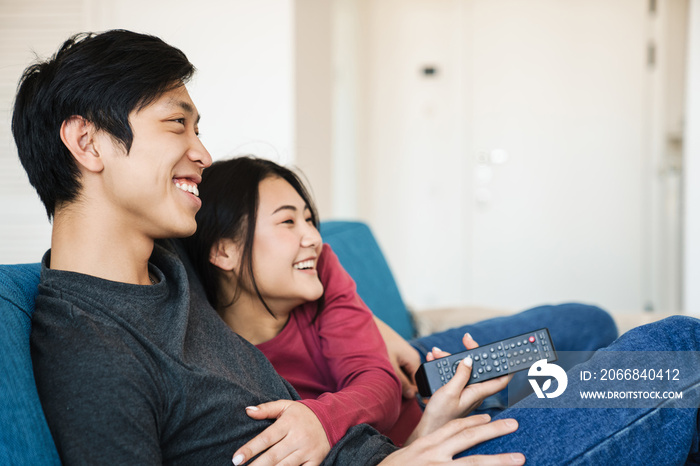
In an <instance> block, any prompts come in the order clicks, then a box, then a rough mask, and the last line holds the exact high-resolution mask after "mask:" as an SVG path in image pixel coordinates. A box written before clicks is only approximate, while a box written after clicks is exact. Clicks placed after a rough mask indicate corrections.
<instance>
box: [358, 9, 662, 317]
mask: <svg viewBox="0 0 700 466" xmlns="http://www.w3.org/2000/svg"><path fill="white" fill-rule="evenodd" d="M365 8H366V11H365V14H366V15H367V24H366V29H365V54H366V57H367V61H366V65H367V66H366V74H365V79H366V80H365V85H366V93H365V95H366V99H365V101H364V103H365V107H366V113H365V115H366V118H365V122H366V128H365V131H366V140H365V142H366V148H367V150H366V152H365V155H364V157H363V158H362V160H361V161H362V170H361V172H360V177H361V181H360V183H361V184H362V185H363V186H365V187H366V189H365V191H364V192H365V198H364V199H365V200H364V202H363V203H361V204H360V207H361V215H362V216H363V217H365V218H366V219H368V221H369V222H370V223H371V224H372V226H373V227H374V228H375V232H376V233H377V236H378V237H379V240H380V243H381V244H382V247H383V248H384V249H385V251H386V253H387V255H388V258H389V261H390V263H391V265H392V268H393V270H394V271H395V273H396V275H397V278H398V280H399V282H400V286H401V288H402V292H403V295H404V296H405V298H406V300H407V301H408V303H409V304H412V305H413V306H414V307H415V308H417V309H420V308H424V307H432V306H436V305H452V304H465V303H467V304H480V305H488V306H497V307H502V308H507V309H513V310H515V309H521V308H525V307H527V306H532V305H537V304H542V303H546V302H560V301H565V300H580V301H586V302H593V303H597V304H600V305H602V306H604V307H606V308H608V309H612V310H617V311H619V310H638V309H641V308H642V307H643V306H644V304H645V301H646V299H647V298H646V296H645V294H646V293H647V291H648V290H647V289H646V288H647V287H646V286H645V277H646V275H645V274H646V273H648V271H645V268H648V262H649V254H650V251H649V249H650V244H649V239H648V234H647V233H646V229H645V223H646V222H647V219H648V215H650V213H649V209H650V207H649V203H650V201H649V199H648V189H649V177H650V174H649V172H650V170H649V157H650V155H649V153H648V150H647V149H646V147H647V142H648V140H649V136H648V134H647V133H648V127H647V124H648V121H649V120H648V112H649V109H648V108H647V105H646V102H647V97H646V95H647V93H648V89H647V86H648V75H647V73H648V71H647V67H646V53H647V43H646V29H645V28H646V27H647V24H648V16H647V15H648V12H647V5H646V4H645V2H639V1H638V0H616V1H615V2H610V1H606V0H575V1H573V0H572V1H566V2H563V1H560V0H528V1H526V2H524V1H518V0H383V1H378V2H366V3H365Z"/></svg>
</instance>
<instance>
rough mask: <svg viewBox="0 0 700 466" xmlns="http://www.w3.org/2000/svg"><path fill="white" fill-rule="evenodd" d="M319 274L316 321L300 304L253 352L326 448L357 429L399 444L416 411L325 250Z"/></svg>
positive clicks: (365, 312) (349, 283)
mask: <svg viewBox="0 0 700 466" xmlns="http://www.w3.org/2000/svg"><path fill="white" fill-rule="evenodd" d="M317 269H318V274H319V278H320V279H321V283H323V287H324V290H325V306H324V308H323V311H322V312H321V314H320V315H319V316H318V318H317V319H316V320H315V321H313V318H314V316H315V315H316V308H317V306H316V303H315V302H310V303H306V304H303V305H301V306H299V307H297V308H296V309H294V310H293V311H292V313H291V315H290V318H289V322H287V325H286V326H285V327H284V329H282V331H281V332H280V333H279V335H277V336H276V337H275V338H273V339H272V340H269V341H266V342H265V343H261V344H259V345H257V347H258V349H260V350H261V351H262V352H263V353H264V354H265V356H267V358H268V359H269V360H270V361H271V362H272V365H273V366H274V367H275V369H276V370H277V372H278V373H279V374H280V375H281V376H282V377H284V378H285V379H286V380H287V381H288V382H289V383H291V384H292V386H293V387H294V388H295V389H296V390H297V392H299V395H300V396H301V398H302V399H303V400H304V401H303V403H304V404H305V405H306V406H308V407H309V408H310V409H311V410H313V412H314V413H315V414H316V416H317V417H318V419H319V420H320V421H321V424H322V425H323V427H324V429H325V430H326V435H327V436H328V441H329V442H330V444H331V446H332V445H335V444H336V443H337V442H338V441H339V440H340V438H341V437H342V436H343V435H344V434H345V432H347V430H348V429H349V428H350V427H352V426H354V425H357V424H363V423H364V424H369V425H371V426H372V427H374V428H376V429H377V430H378V431H380V432H381V433H384V434H386V435H388V436H389V437H391V439H392V440H393V441H394V442H395V443H397V444H403V442H404V441H405V439H406V437H408V435H409V434H410V433H411V431H412V430H413V428H414V427H415V426H416V424H417V423H418V420H419V419H420V416H421V410H420V408H419V407H418V405H417V404H416V402H415V400H402V397H401V384H400V382H399V379H398V378H397V377H396V374H395V373H394V370H393V368H392V366H391V363H390V362H389V359H388V357H387V352H386V347H385V345H384V341H383V340H382V337H381V335H380V334H379V330H378V329H377V327H376V325H375V323H374V320H373V317H372V312H371V311H370V310H369V308H368V307H367V305H365V303H364V302H362V299H360V297H359V296H358V294H357V292H356V287H355V282H354V281H353V279H352V278H351V277H350V275H348V273H347V272H346V271H345V270H344V269H343V267H342V266H341V265H340V262H339V261H338V257H337V256H336V255H335V253H334V252H333V251H332V250H331V248H330V246H329V245H327V244H324V245H323V251H322V253H321V255H320V257H319V261H318V265H317ZM399 416H401V418H400V422H397V420H398V419H399Z"/></svg>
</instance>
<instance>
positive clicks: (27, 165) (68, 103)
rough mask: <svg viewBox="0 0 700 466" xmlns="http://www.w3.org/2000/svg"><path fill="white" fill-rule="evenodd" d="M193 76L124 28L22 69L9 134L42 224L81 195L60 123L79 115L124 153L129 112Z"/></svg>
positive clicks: (168, 49) (173, 51)
mask: <svg viewBox="0 0 700 466" xmlns="http://www.w3.org/2000/svg"><path fill="white" fill-rule="evenodd" d="M194 71H195V68H194V66H193V65H192V64H191V63H190V62H189V60H187V57H186V56H185V54H184V53H182V51H180V50H179V49H177V48H175V47H172V46H170V45H168V44H166V43H165V42H163V41H162V40H161V39H159V38H157V37H154V36H150V35H145V34H138V33H135V32H131V31H125V30H112V31H107V32H103V33H101V34H93V33H81V34H76V35H74V36H73V37H71V38H69V39H68V40H67V41H66V42H65V43H64V44H63V45H62V46H61V48H60V49H59V50H58V52H56V54H55V55H54V56H53V57H51V58H49V59H48V60H46V61H43V62H37V63H35V64H33V65H31V66H29V67H28V68H27V69H26V70H25V71H24V73H23V75H22V77H21V78H20V81H19V85H18V89H17V96H16V98H15V104H14V112H13V115H12V134H13V136H14V138H15V143H16V144H17V150H18V153H19V158H20V161H21V162H22V165H23V166H24V170H25V171H26V172H27V175H28V177H29V182H30V183H31V184H32V186H33V187H34V189H35V190H36V191H37V193H38V194H39V198H40V199H41V201H42V202H43V203H44V207H45V208H46V213H47V215H48V217H49V219H51V218H52V217H53V215H54V211H55V208H56V205H57V204H59V203H63V202H71V201H73V200H75V199H76V198H77V196H78V195H79V193H80V189H81V184H80V171H79V170H78V166H77V164H76V163H75V161H74V160H73V157H72V155H71V153H70V151H69V150H68V148H67V147H66V146H65V145H64V144H63V142H62V141H61V137H60V128H61V125H62V124H63V122H64V121H65V120H67V119H68V118H70V117H72V116H74V115H78V116H81V117H83V118H84V119H85V120H87V121H89V122H90V123H92V124H94V125H95V127H96V128H97V129H98V130H104V131H106V132H107V133H108V134H110V135H111V136H112V137H113V138H114V139H115V140H116V141H118V142H119V143H120V144H122V145H123V146H124V149H125V150H126V152H127V153H128V152H129V150H130V149H131V144H132V142H133V138H134V135H133V132H132V129H131V126H130V125H129V114H130V113H131V112H132V111H134V110H140V109H142V108H144V107H146V106H148V105H149V104H151V103H152V102H153V101H155V100H156V99H158V98H159V97H160V96H161V95H162V94H163V93H165V92H167V91H169V90H171V89H174V88H176V87H177V86H180V85H182V84H184V83H186V82H187V81H189V79H190V78H191V77H192V75H193V74H194Z"/></svg>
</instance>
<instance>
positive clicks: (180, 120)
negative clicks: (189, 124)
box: [172, 118, 185, 126]
mask: <svg viewBox="0 0 700 466" xmlns="http://www.w3.org/2000/svg"><path fill="white" fill-rule="evenodd" d="M172 121H174V122H175V123H180V124H181V125H183V126H184V125H185V119H184V118H175V119H174V120H172Z"/></svg>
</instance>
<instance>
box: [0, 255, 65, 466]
mask: <svg viewBox="0 0 700 466" xmlns="http://www.w3.org/2000/svg"><path fill="white" fill-rule="evenodd" d="M39 271H40V266H39V264H23V265H1V266H0V464H49V465H53V464H60V462H59V459H58V453H57V452H56V447H55V445H54V442H53V439H52V438H51V434H50V432H49V427H48V425H47V424H46V419H45V417H44V412H43V410H42V408H41V404H40V402H39V396H38V394H37V389H36V384H35V383H34V372H33V370H32V361H31V357H30V352H29V334H30V330H31V315H32V314H33V312H34V299H35V297H36V293H37V284H38V283H39Z"/></svg>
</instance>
